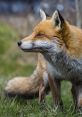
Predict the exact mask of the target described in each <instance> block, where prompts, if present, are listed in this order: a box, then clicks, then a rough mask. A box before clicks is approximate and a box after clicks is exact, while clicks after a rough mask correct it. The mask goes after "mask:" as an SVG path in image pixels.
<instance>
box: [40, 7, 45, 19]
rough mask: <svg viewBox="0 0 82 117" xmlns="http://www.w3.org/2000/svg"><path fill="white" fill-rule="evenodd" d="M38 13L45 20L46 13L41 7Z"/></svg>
mask: <svg viewBox="0 0 82 117" xmlns="http://www.w3.org/2000/svg"><path fill="white" fill-rule="evenodd" d="M40 15H41V18H42V20H46V14H45V12H44V11H43V10H42V9H40Z"/></svg>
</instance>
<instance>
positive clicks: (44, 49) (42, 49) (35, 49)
mask: <svg viewBox="0 0 82 117" xmlns="http://www.w3.org/2000/svg"><path fill="white" fill-rule="evenodd" d="M21 49H22V50H23V51H24V52H47V51H48V49H50V47H46V48H42V47H38V48H37V47H34V48H28V49H25V48H21Z"/></svg>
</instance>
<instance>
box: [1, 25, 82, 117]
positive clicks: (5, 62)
mask: <svg viewBox="0 0 82 117" xmlns="http://www.w3.org/2000/svg"><path fill="white" fill-rule="evenodd" d="M17 39H19V34H18V33H17V32H16V31H14V30H13V29H12V28H11V27H10V26H8V25H7V24H4V23H0V117H81V116H82V115H80V114H78V113H74V105H73V101H72V96H71V92H70V89H71V85H70V84H69V83H66V82H63V83H62V98H63V102H64V112H61V111H59V110H57V109H56V108H54V107H53V105H52V97H51V95H50V94H49V95H48V96H46V102H45V103H44V104H41V105H39V104H38V99H35V100H24V99H18V98H16V97H15V98H12V99H10V98H8V97H5V96H4V87H5V84H6V81H7V80H9V79H10V78H12V77H13V76H17V75H18V76H20V75H23V76H27V75H30V74H31V73H32V72H33V70H34V66H32V65H26V63H25V64H21V63H20V62H19V59H20V58H21V55H22V52H19V51H20V50H18V48H17V47H16V45H17V44H16V42H17Z"/></svg>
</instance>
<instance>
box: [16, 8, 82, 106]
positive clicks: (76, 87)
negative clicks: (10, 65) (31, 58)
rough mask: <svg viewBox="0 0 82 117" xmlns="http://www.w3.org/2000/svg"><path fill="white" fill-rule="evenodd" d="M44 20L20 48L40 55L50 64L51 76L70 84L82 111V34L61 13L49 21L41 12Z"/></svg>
mask: <svg viewBox="0 0 82 117" xmlns="http://www.w3.org/2000/svg"><path fill="white" fill-rule="evenodd" d="M41 17H42V21H41V22H40V23H39V24H38V25H37V26H36V27H35V28H34V30H33V32H32V34H31V35H30V36H28V37H26V38H24V39H22V40H21V41H19V42H18V46H19V47H20V48H21V49H22V50H23V51H25V52H40V53H41V54H42V55H43V56H44V58H45V59H46V61H47V71H48V73H49V74H50V76H51V77H52V78H54V79H55V80H56V81H57V83H58V84H61V81H62V80H68V81H70V82H71V83H72V94H73V97H74V98H73V99H74V103H75V106H76V107H78V108H81V107H82V78H81V77H82V30H81V29H79V28H77V27H75V26H73V25H71V24H70V23H69V22H67V21H66V20H65V19H64V18H63V17H62V16H61V14H60V12H59V11H57V10H56V11H55V12H54V13H53V15H52V17H51V18H49V19H47V18H46V14H45V12H44V11H41ZM40 61H41V60H40ZM40 61H39V62H40ZM57 86H58V89H60V88H59V87H60V85H57ZM52 87H54V86H53V82H52V85H51V88H52ZM54 91H55V89H54ZM52 93H54V92H53V91H52ZM53 95H54V94H53ZM60 95H61V94H60V90H59V96H60Z"/></svg>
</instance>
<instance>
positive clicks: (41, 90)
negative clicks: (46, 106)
mask: <svg viewBox="0 0 82 117" xmlns="http://www.w3.org/2000/svg"><path fill="white" fill-rule="evenodd" d="M45 88H46V87H45V85H44V82H43V81H42V82H41V84H40V87H39V103H41V102H43V101H44V98H45Z"/></svg>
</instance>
